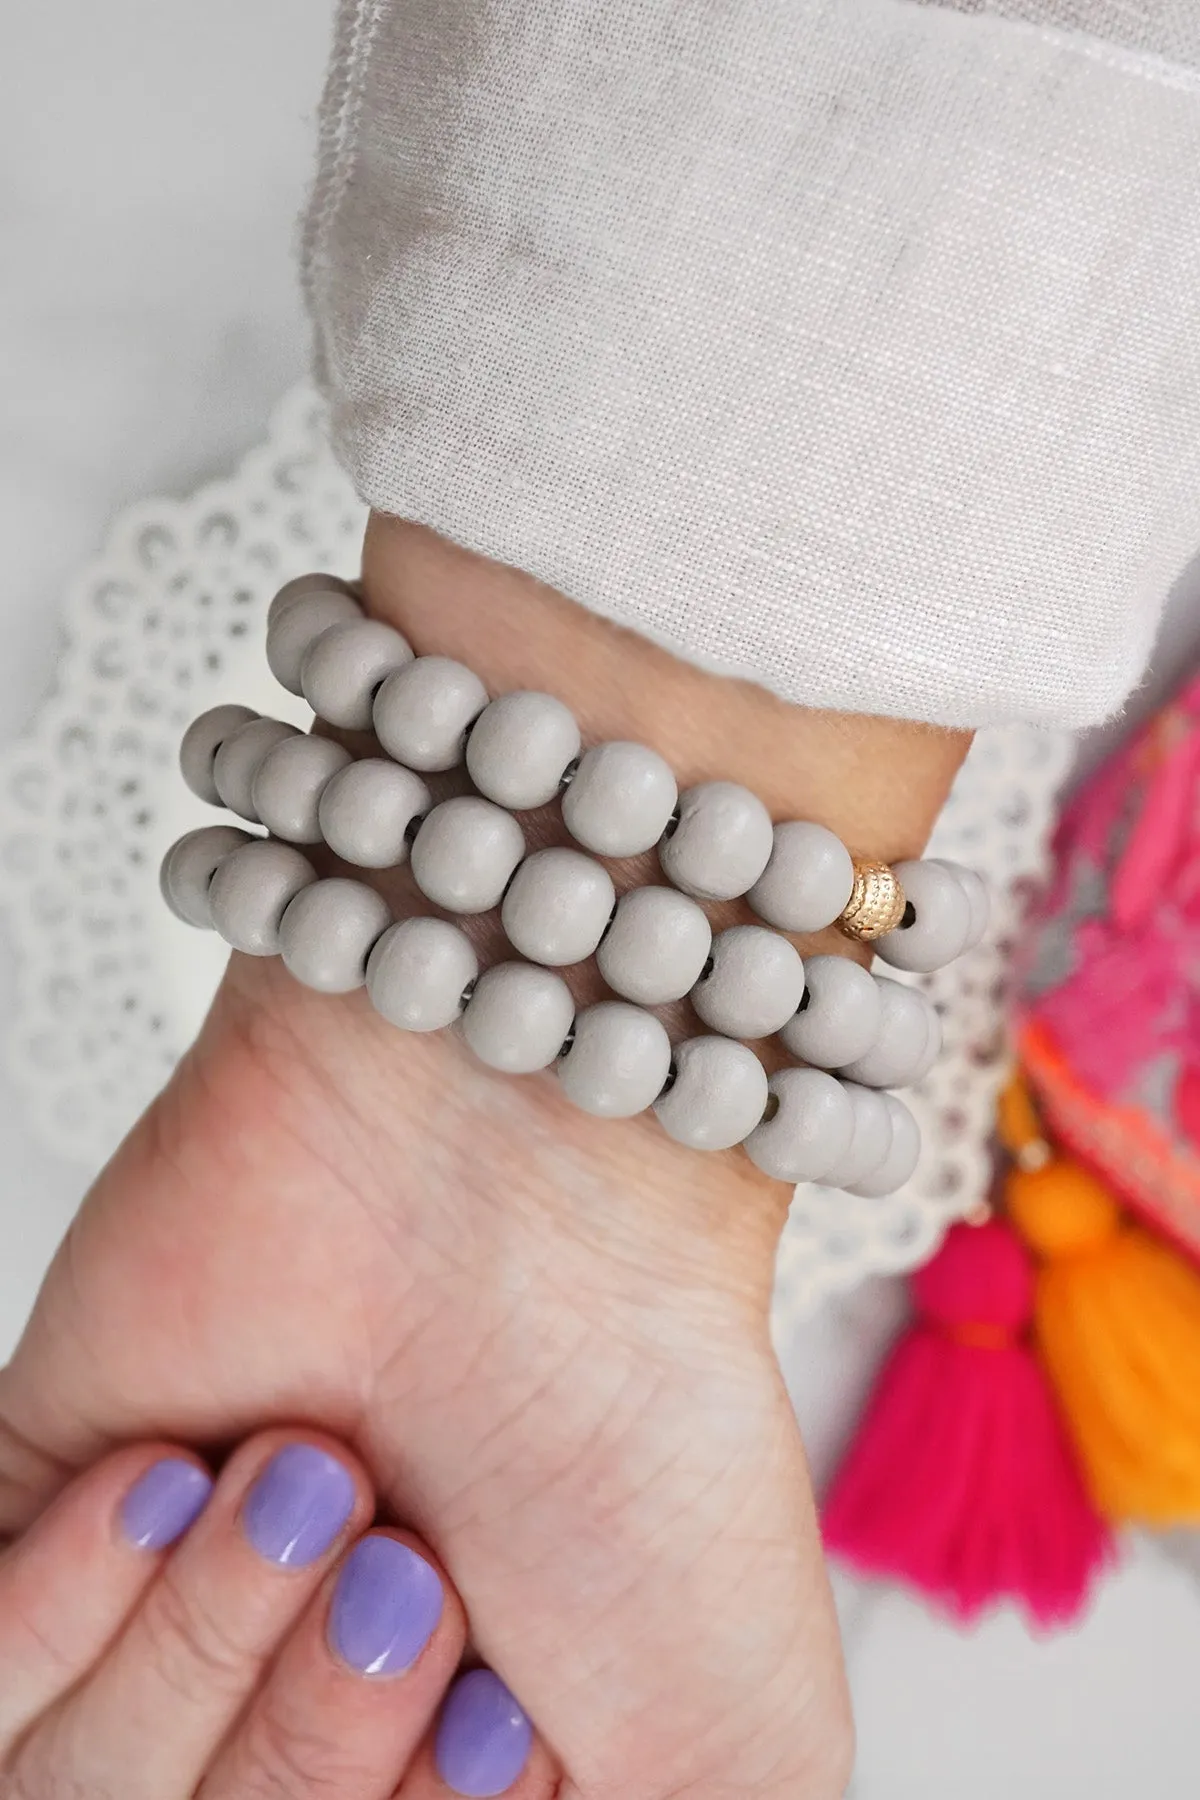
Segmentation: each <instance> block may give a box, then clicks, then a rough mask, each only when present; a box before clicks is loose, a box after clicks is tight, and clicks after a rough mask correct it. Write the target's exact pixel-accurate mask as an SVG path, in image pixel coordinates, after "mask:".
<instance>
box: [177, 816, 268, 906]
mask: <svg viewBox="0 0 1200 1800" xmlns="http://www.w3.org/2000/svg"><path fill="white" fill-rule="evenodd" d="M254 841H255V840H254V839H253V838H252V837H251V835H250V833H249V832H248V831H241V830H239V829H238V827H237V826H236V825H205V826H203V827H202V828H201V829H200V830H199V831H189V832H188V833H187V835H186V836H185V837H181V838H179V839H178V840H177V841H176V842H175V843H174V844H172V845H171V848H170V849H169V850H168V851H167V854H166V855H165V856H164V858H163V864H162V870H161V873H160V875H159V887H160V888H161V890H162V897H163V899H164V900H165V901H166V903H167V905H168V906H169V907H170V909H171V911H172V912H173V913H174V914H175V917H176V918H177V919H182V920H183V922H184V924H185V925H195V926H196V927H197V929H198V930H200V931H211V930H212V911H211V909H210V906H209V898H208V890H209V886H210V884H211V882H212V878H213V876H214V875H215V874H216V872H217V869H218V868H219V867H220V865H221V863H223V862H224V860H225V858H226V857H227V856H231V855H232V854H233V852H234V851H235V850H237V849H239V848H240V846H241V845H242V844H251V843H253V842H254Z"/></svg>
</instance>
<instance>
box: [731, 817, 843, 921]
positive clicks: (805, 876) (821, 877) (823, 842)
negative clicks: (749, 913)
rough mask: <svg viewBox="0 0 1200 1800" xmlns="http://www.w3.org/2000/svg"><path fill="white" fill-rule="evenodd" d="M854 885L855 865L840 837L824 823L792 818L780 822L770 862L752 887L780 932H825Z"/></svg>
mask: <svg viewBox="0 0 1200 1800" xmlns="http://www.w3.org/2000/svg"><path fill="white" fill-rule="evenodd" d="M853 886H854V864H853V862H852V860H851V857H850V852H849V851H848V850H847V848H846V846H845V844H843V842H842V840H841V838H839V837H835V835H834V833H833V832H832V831H829V830H827V829H826V827H825V826H824V825H813V824H810V823H808V821H806V820H804V819H788V820H786V821H785V822H784V823H783V824H781V825H776V827H775V830H774V833H773V838H772V848H771V857H770V861H769V862H768V863H767V866H766V868H765V869H764V870H763V872H762V874H761V875H760V876H759V878H758V880H757V881H756V882H755V883H754V886H753V887H752V888H751V889H750V893H749V896H748V898H749V901H750V904H751V906H752V907H753V908H754V910H755V912H756V913H757V914H758V915H759V917H760V918H762V919H765V920H766V921H767V923H768V925H777V926H778V927H779V929H780V930H781V931H823V930H824V929H825V927H826V926H827V925H832V924H833V921H834V920H835V919H836V918H837V917H838V915H839V914H840V913H841V911H842V909H843V907H844V906H845V904H846V902H847V901H848V900H849V898H850V890H851V889H852V888H853Z"/></svg>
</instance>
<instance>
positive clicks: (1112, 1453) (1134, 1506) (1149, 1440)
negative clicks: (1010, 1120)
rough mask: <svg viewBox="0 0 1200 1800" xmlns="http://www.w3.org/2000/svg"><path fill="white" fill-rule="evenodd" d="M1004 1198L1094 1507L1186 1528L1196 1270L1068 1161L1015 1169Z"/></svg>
mask: <svg viewBox="0 0 1200 1800" xmlns="http://www.w3.org/2000/svg"><path fill="white" fill-rule="evenodd" d="M1024 1123H1025V1121H1024V1120H1022V1124H1024ZM1006 1135H1007V1134H1006ZM1027 1135H1028V1134H1026V1133H1025V1132H1022V1131H1016V1132H1014V1133H1013V1136H1015V1137H1018V1138H1020V1137H1023V1136H1024V1137H1026V1138H1027ZM1005 1195H1006V1200H1007V1205H1008V1211H1009V1216H1010V1218H1011V1219H1012V1222H1013V1224H1014V1225H1015V1226H1016V1227H1017V1229H1018V1231H1019V1232H1020V1233H1021V1235H1022V1236H1023V1237H1024V1238H1025V1239H1027V1241H1028V1242H1029V1243H1030V1244H1031V1245H1032V1247H1033V1248H1034V1250H1035V1251H1036V1252H1037V1253H1038V1255H1039V1257H1041V1258H1042V1259H1043V1261H1042V1267H1041V1269H1040V1272H1039V1277H1038V1294H1037V1301H1036V1307H1035V1313H1034V1331H1035V1335H1036V1338H1037V1343H1038V1348H1039V1351H1040V1353H1041V1356H1042V1360H1043V1362H1044V1363H1045V1365H1046V1368H1047V1370H1048V1372H1049V1374H1050V1378H1051V1380H1052V1381H1053V1383H1054V1386H1055V1388H1056V1390H1057V1393H1058V1398H1059V1403H1060V1405H1061V1407H1062V1410H1063V1415H1064V1417H1065V1419H1066V1423H1067V1427H1068V1430H1069V1431H1070V1432H1071V1434H1072V1436H1073V1438H1074V1440H1075V1445H1076V1448H1077V1450H1078V1452H1079V1456H1080V1460H1081V1462H1082V1464H1083V1468H1084V1471H1085V1474H1086V1477H1087V1480H1088V1484H1089V1486H1090V1488H1091V1491H1092V1497H1093V1499H1094V1500H1095V1502H1096V1505H1097V1506H1098V1508H1099V1509H1100V1511H1101V1512H1102V1513H1103V1514H1104V1515H1105V1516H1106V1517H1107V1518H1109V1519H1110V1520H1112V1521H1114V1522H1115V1523H1122V1522H1125V1521H1135V1520H1136V1521H1139V1522H1142V1523H1146V1524H1154V1525H1178V1524H1184V1523H1188V1524H1196V1523H1200V1274H1198V1273H1197V1271H1196V1270H1195V1269H1194V1268H1193V1267H1192V1265H1191V1264H1190V1263H1188V1262H1185V1261H1184V1260H1183V1258H1182V1257H1181V1256H1180V1255H1179V1254H1178V1253H1177V1252H1176V1251H1175V1250H1173V1249H1171V1248H1169V1247H1168V1246H1167V1245H1166V1244H1163V1243H1160V1242H1159V1240H1158V1239H1157V1238H1154V1237H1152V1236H1151V1235H1150V1233H1149V1232H1148V1231H1144V1230H1143V1229H1142V1228H1141V1226H1139V1225H1135V1224H1134V1223H1132V1221H1130V1220H1129V1219H1123V1218H1122V1215H1121V1212H1120V1209H1119V1208H1118V1205H1117V1203H1116V1201H1115V1200H1114V1199H1113V1198H1112V1196H1111V1195H1110V1194H1109V1193H1108V1191H1107V1189H1105V1188H1104V1187H1103V1186H1102V1185H1101V1184H1100V1182H1098V1181H1097V1180H1096V1179H1095V1177H1094V1176H1092V1175H1090V1174H1088V1172H1087V1171H1086V1170H1085V1169H1083V1168H1081V1167H1080V1166H1079V1165H1078V1164H1077V1163H1073V1162H1070V1161H1068V1160H1065V1159H1059V1158H1054V1159H1052V1160H1050V1161H1048V1162H1046V1163H1045V1164H1044V1165H1043V1166H1042V1167H1040V1168H1030V1167H1028V1166H1026V1167H1024V1168H1022V1167H1020V1166H1017V1167H1015V1168H1013V1169H1011V1170H1010V1172H1009V1175H1008V1177H1007V1181H1006V1184H1005Z"/></svg>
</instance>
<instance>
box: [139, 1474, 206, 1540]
mask: <svg viewBox="0 0 1200 1800" xmlns="http://www.w3.org/2000/svg"><path fill="white" fill-rule="evenodd" d="M212 1490H213V1484H212V1476H211V1475H209V1474H208V1473H207V1472H206V1471H205V1470H204V1469H198V1468H197V1467H196V1465H195V1463H190V1462H184V1460H183V1458H182V1457H180V1456H170V1457H167V1458H165V1459H164V1460H163V1461H162V1462H157V1463H154V1464H152V1465H151V1467H150V1468H148V1469H147V1470H146V1473H145V1474H144V1475H142V1476H141V1477H140V1478H139V1479H138V1480H137V1481H135V1482H134V1484H133V1486H132V1487H131V1488H130V1490H129V1492H128V1493H127V1494H126V1496H125V1498H124V1500H123V1501H122V1503H121V1530H122V1531H123V1532H124V1534H125V1536H126V1537H127V1538H128V1539H129V1542H130V1543H131V1544H134V1545H136V1547H137V1548H138V1549H139V1550H165V1549H166V1547H167V1545H168V1544H173V1543H174V1542H175V1540H176V1538H181V1537H182V1536H183V1534H184V1532H185V1531H186V1530H187V1529H188V1526H189V1525H192V1524H194V1523H195V1521H196V1520H197V1519H198V1518H199V1517H200V1514H201V1513H202V1512H203V1511H204V1508H205V1504H206V1503H207V1500H208V1496H209V1495H210V1494H211V1493H212Z"/></svg>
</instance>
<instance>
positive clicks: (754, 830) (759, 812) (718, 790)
mask: <svg viewBox="0 0 1200 1800" xmlns="http://www.w3.org/2000/svg"><path fill="white" fill-rule="evenodd" d="M773 842H774V839H773V833H772V826H771V815H770V813H769V812H768V811H767V809H766V807H765V806H764V805H763V803H762V801H761V800H760V799H759V798H758V797H757V795H755V794H752V793H751V792H750V790H749V788H744V787H739V785H738V784H737V782H734V781H705V782H702V783H701V784H700V785H699V786H698V787H693V788H688V789H687V790H686V792H685V793H683V794H681V795H680V796H679V817H678V820H677V822H676V823H675V824H674V825H673V826H672V827H671V828H670V829H669V830H668V832H667V834H666V835H665V836H664V837H663V839H662V842H661V843H660V844H659V847H658V860H659V862H660V863H661V864H662V869H663V873H664V875H666V877H667V879H668V881H672V882H674V884H675V886H676V887H677V888H682V889H683V892H684V893H685V894H692V895H694V896H695V897H696V899H698V900H736V899H737V898H738V897H739V895H741V894H745V893H747V892H748V891H749V889H750V888H752V887H753V886H754V884H755V882H756V881H757V880H758V878H759V876H760V875H761V874H762V872H763V870H764V869H765V868H766V866H767V862H768V860H769V858H770V855H771V849H772V845H773Z"/></svg>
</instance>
